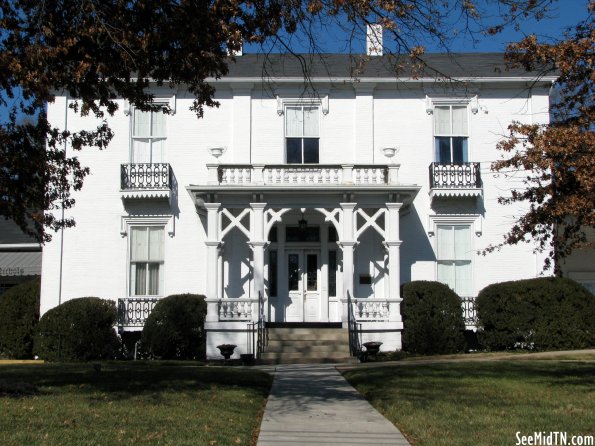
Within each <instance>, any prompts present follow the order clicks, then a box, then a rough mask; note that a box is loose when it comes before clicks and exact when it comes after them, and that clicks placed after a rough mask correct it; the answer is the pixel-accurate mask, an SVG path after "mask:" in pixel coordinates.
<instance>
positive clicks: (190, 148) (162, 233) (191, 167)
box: [41, 54, 553, 357]
mask: <svg viewBox="0 0 595 446" xmlns="http://www.w3.org/2000/svg"><path fill="white" fill-rule="evenodd" d="M357 59H358V58H357V57H356V58H355V60H354V58H353V57H350V56H348V55H328V56H324V57H323V58H322V60H319V59H317V58H313V60H312V64H313V65H312V71H311V72H310V73H309V74H310V80H311V82H312V85H313V86H314V88H315V94H314V95H309V94H305V93H304V88H305V87H304V82H303V72H302V67H301V65H300V63H299V61H298V60H297V59H295V58H294V57H292V56H282V55H270V56H269V61H268V64H269V65H268V66H267V70H266V72H267V76H268V77H267V79H266V80H263V78H262V74H263V63H264V60H263V56H262V55H261V56H257V55H243V56H238V57H237V62H236V63H235V64H232V65H231V66H230V73H229V75H228V76H226V77H225V78H223V79H221V80H217V81H215V80H213V84H214V85H215V87H216V89H217V92H216V99H217V100H218V101H219V103H220V107H218V108H209V109H206V110H205V115H204V118H203V119H197V118H196V116H195V115H194V113H193V112H192V111H190V110H189V107H190V105H191V102H192V97H191V95H190V94H188V93H187V92H185V91H184V90H182V89H179V90H170V89H167V88H165V87H163V88H159V87H155V89H154V90H153V92H154V94H155V100H156V101H159V102H165V103H167V104H169V105H170V107H171V109H172V114H170V115H163V114H160V113H147V112H141V111H139V110H136V109H135V108H134V106H133V105H131V104H128V103H126V102H125V101H123V100H120V101H119V105H120V109H119V110H118V112H117V113H116V114H115V115H114V116H113V117H109V118H108V121H109V125H110V127H111V128H112V129H113V130H114V132H115V136H114V138H113V140H112V143H111V145H110V147H109V149H107V150H104V151H98V150H93V149H90V150H84V151H82V152H80V153H77V156H79V158H80V160H81V163H82V164H83V165H88V166H89V167H90V168H91V174H90V175H89V176H88V177H87V178H86V180H85V185H84V187H83V189H82V191H80V192H77V193H75V198H76V206H75V207H74V209H72V210H68V211H66V217H74V218H75V220H76V227H74V228H72V229H68V230H66V231H64V232H63V235H61V234H56V235H55V236H54V239H53V241H52V242H51V243H49V244H47V245H46V247H45V248H44V257H43V278H42V297H41V311H42V313H43V312H45V311H47V310H48V309H50V308H52V307H54V306H56V305H58V304H59V303H60V302H64V301H65V300H68V299H72V298H76V297H81V296H99V297H103V298H109V299H114V300H117V301H118V302H119V306H120V309H121V317H122V319H121V321H120V329H121V330H123V331H127V330H139V329H140V328H141V327H142V323H143V321H144V318H145V317H146V316H147V314H148V312H149V311H150V309H151V308H152V306H153V305H154V302H155V300H156V299H159V298H161V297H163V296H167V295H170V294H174V293H185V292H191V293H199V294H204V295H205V296H206V297H207V302H208V314H207V322H206V329H207V331H208V338H207V354H208V355H209V356H212V357H214V356H219V352H218V351H217V350H216V348H215V346H216V345H218V344H221V343H233V344H237V345H238V348H237V349H236V352H235V353H236V355H237V354H240V353H245V352H246V351H248V346H247V340H248V339H249V337H248V336H247V333H246V330H247V326H248V323H249V322H251V321H254V320H256V319H258V314H259V309H258V308H259V307H258V296H259V295H261V296H262V300H263V302H264V305H263V308H262V311H263V313H264V315H265V318H266V320H268V321H271V322H279V323H281V322H293V323H297V324H308V323H328V322H335V323H336V322H339V323H341V322H342V323H343V324H344V325H345V324H346V322H347V319H348V314H349V313H350V311H348V306H351V309H352V314H353V316H354V318H355V319H356V320H357V322H358V323H361V329H362V333H363V334H362V336H363V340H364V341H366V340H375V341H382V342H383V343H384V344H383V346H382V348H383V350H393V349H398V348H400V347H401V331H402V327H403V323H402V319H401V313H400V302H401V298H400V285H401V284H403V283H405V282H409V281H412V280H439V281H441V282H444V283H446V284H448V285H449V286H450V287H451V288H453V289H454V290H455V291H456V292H457V293H458V294H459V295H460V296H462V297H463V298H464V303H465V316H466V318H467V324H468V326H469V327H472V326H473V324H474V322H473V299H474V297H475V296H477V294H478V292H479V291H480V290H481V289H482V288H484V287H485V286H486V285H489V284H491V283H495V282H500V281H505V280H514V279H523V278H531V277H536V276H538V275H539V274H540V273H541V268H542V265H543V257H542V256H541V255H537V254H534V253H533V250H532V248H533V246H530V245H521V246H514V247H505V248H503V249H502V250H501V251H499V252H495V253H493V254H489V255H487V256H482V255H478V253H477V252H478V251H480V250H482V249H483V248H485V247H487V246H488V245H490V244H497V243H499V242H501V241H502V236H503V235H504V234H505V233H506V232H507V231H508V229H509V228H510V226H511V225H512V223H513V221H514V217H515V216H518V215H519V214H520V213H521V212H522V210H523V209H522V207H521V206H519V205H515V206H507V207H503V206H501V205H499V204H498V203H497V200H498V197H499V196H501V195H503V194H506V193H508V192H509V191H510V189H511V188H512V187H518V186H520V185H521V184H522V183H521V181H520V178H515V176H514V175H512V176H511V177H507V176H506V175H498V176H496V175H494V174H492V173H491V172H490V163H491V162H492V161H494V160H496V159H498V158H499V157H500V156H501V155H500V154H499V153H498V152H497V150H496V148H495V147H496V143H497V142H498V140H499V139H501V137H502V135H503V134H505V133H506V127H507V125H508V124H509V123H510V122H511V121H513V120H517V121H522V122H528V123H531V122H532V123H536V122H547V120H548V104H549V96H548V95H549V89H550V86H551V81H552V80H553V79H552V78H542V79H539V80H536V79H535V77H534V76H533V75H531V74H527V73H526V72H524V71H520V70H518V71H515V70H512V71H506V70H505V69H504V62H503V59H502V55H500V54H460V55H453V56H446V55H428V56H427V58H426V59H427V61H428V63H429V65H430V66H432V67H434V68H436V69H437V70H438V71H439V72H440V73H443V74H446V75H448V76H451V77H452V79H453V80H450V81H444V80H442V81H440V80H437V76H434V75H432V76H427V77H424V76H422V77H419V78H414V77H411V76H409V75H408V74H403V75H401V77H400V78H399V79H396V78H395V75H394V70H392V68H391V64H390V62H391V60H392V59H391V58H390V57H388V56H376V57H371V58H370V60H369V61H368V62H366V63H365V64H364V65H363V68H361V67H360V68H358V70H355V68H354V64H355V62H357ZM393 62H394V61H393ZM356 71H357V78H354V73H355V72H356ZM72 101H73V100H72V99H70V98H67V97H64V96H58V97H57V98H56V101H55V102H54V103H52V104H50V105H49V107H48V117H49V119H50V120H51V122H52V123H53V124H54V125H56V126H58V127H59V128H68V129H69V130H73V131H74V130H78V129H82V128H88V127H89V126H90V125H91V124H92V122H91V121H92V120H91V118H88V117H87V118H81V117H80V116H77V115H76V114H75V113H74V112H73V110H72V109H70V108H68V104H70V103H71V102H72Z"/></svg>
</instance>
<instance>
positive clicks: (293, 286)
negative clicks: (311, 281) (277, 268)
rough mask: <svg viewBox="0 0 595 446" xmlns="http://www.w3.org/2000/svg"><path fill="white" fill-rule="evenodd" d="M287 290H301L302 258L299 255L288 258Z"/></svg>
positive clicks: (290, 255)
mask: <svg viewBox="0 0 595 446" xmlns="http://www.w3.org/2000/svg"><path fill="white" fill-rule="evenodd" d="M287 288H288V289H289V291H299V290H300V257H299V255H298V254H289V255H288V256H287Z"/></svg>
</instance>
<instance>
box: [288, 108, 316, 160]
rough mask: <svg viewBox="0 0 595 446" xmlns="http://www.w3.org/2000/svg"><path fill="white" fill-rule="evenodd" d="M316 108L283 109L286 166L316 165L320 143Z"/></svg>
mask: <svg viewBox="0 0 595 446" xmlns="http://www.w3.org/2000/svg"><path fill="white" fill-rule="evenodd" d="M319 121H320V112H319V107H318V106H312V105H309V106H299V105H292V106H287V107H286V108H285V150H286V153H285V154H286V160H287V163H288V164H304V163H313V164H317V163H318V160H319V155H318V152H319V143H320V130H319V127H320V122H319Z"/></svg>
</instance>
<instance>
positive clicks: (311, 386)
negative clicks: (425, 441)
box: [258, 364, 409, 446]
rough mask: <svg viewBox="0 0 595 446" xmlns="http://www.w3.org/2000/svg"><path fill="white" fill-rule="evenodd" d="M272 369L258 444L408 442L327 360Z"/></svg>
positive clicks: (397, 445)
mask: <svg viewBox="0 0 595 446" xmlns="http://www.w3.org/2000/svg"><path fill="white" fill-rule="evenodd" d="M272 369H273V370H274V374H275V380H274V382H273V388H272V389H271V393H270V395H269V400H268V402H267V405H266V409H265V412H264V417H263V420H262V424H261V426H260V435H259V437H258V446H272V445H277V446H279V445H281V446H282V445H292V446H299V445H321V446H323V445H346V446H348V445H394V446H408V445H409V443H408V442H407V440H406V439H405V437H403V435H402V434H401V432H399V430H398V429H397V428H396V427H395V426H393V424H392V423H391V422H389V421H388V420H387V419H386V418H384V417H383V416H382V415H380V413H378V412H377V411H376V410H375V409H374V408H373V407H372V406H371V405H370V404H369V403H368V402H367V401H366V400H365V399H364V398H363V397H362V396H361V395H360V394H359V393H358V392H357V391H356V390H355V389H354V388H353V387H352V386H351V385H349V383H348V382H347V381H346V380H345V379H344V378H343V377H342V376H341V374H340V373H339V372H338V371H337V370H336V369H335V367H334V366H333V365H321V364H307V365H280V366H276V367H272ZM271 371H272V370H271Z"/></svg>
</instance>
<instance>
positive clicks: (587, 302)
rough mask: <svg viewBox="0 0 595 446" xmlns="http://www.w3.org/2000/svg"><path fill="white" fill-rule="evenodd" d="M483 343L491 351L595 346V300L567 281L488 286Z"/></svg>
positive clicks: (481, 309) (483, 297) (482, 302)
mask: <svg viewBox="0 0 595 446" xmlns="http://www.w3.org/2000/svg"><path fill="white" fill-rule="evenodd" d="M477 311H478V318H479V325H480V327H481V330H480V332H479V338H480V342H481V343H482V345H483V346H485V347H486V348H487V349H489V350H507V349H515V348H528V349H535V350H561V349H580V348H587V347H592V346H595V325H594V321H595V296H593V295H592V294H591V293H590V292H589V291H588V290H586V289H585V288H584V287H583V286H582V285H580V284H578V283H576V282H574V281H572V280H570V279H565V278H559V277H548V278H538V279H529V280H518V281H513V282H503V283H497V284H493V285H489V286H487V287H486V288H484V289H483V290H481V292H480V293H479V296H477Z"/></svg>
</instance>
